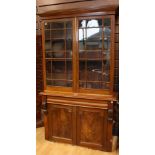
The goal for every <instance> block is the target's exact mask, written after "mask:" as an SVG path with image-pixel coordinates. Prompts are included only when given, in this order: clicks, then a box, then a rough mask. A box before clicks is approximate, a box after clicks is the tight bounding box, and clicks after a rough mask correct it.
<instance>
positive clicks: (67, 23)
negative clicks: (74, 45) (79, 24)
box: [66, 21, 72, 29]
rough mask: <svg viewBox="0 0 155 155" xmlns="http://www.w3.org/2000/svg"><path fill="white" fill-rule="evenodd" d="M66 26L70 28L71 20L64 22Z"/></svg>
mask: <svg viewBox="0 0 155 155" xmlns="http://www.w3.org/2000/svg"><path fill="white" fill-rule="evenodd" d="M66 28H67V29H68V28H72V22H71V21H68V22H66Z"/></svg>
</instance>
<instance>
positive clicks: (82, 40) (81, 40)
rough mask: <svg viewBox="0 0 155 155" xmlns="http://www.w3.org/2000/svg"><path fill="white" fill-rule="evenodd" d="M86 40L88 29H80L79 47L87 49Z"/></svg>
mask: <svg viewBox="0 0 155 155" xmlns="http://www.w3.org/2000/svg"><path fill="white" fill-rule="evenodd" d="M85 40H86V30H85V29H79V49H80V50H84V49H85Z"/></svg>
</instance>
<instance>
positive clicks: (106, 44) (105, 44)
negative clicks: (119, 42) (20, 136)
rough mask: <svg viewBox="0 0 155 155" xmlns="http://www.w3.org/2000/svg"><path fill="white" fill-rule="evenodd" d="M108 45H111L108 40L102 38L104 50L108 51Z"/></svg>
mask: <svg viewBox="0 0 155 155" xmlns="http://www.w3.org/2000/svg"><path fill="white" fill-rule="evenodd" d="M110 45H111V42H110V38H104V49H105V50H109V49H110Z"/></svg>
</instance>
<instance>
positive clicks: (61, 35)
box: [51, 30, 64, 39]
mask: <svg viewBox="0 0 155 155" xmlns="http://www.w3.org/2000/svg"><path fill="white" fill-rule="evenodd" d="M51 38H53V39H57V38H61V39H62V38H64V30H52V31H51Z"/></svg>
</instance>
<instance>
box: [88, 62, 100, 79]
mask: <svg viewBox="0 0 155 155" xmlns="http://www.w3.org/2000/svg"><path fill="white" fill-rule="evenodd" d="M87 81H102V61H88V62H87Z"/></svg>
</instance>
